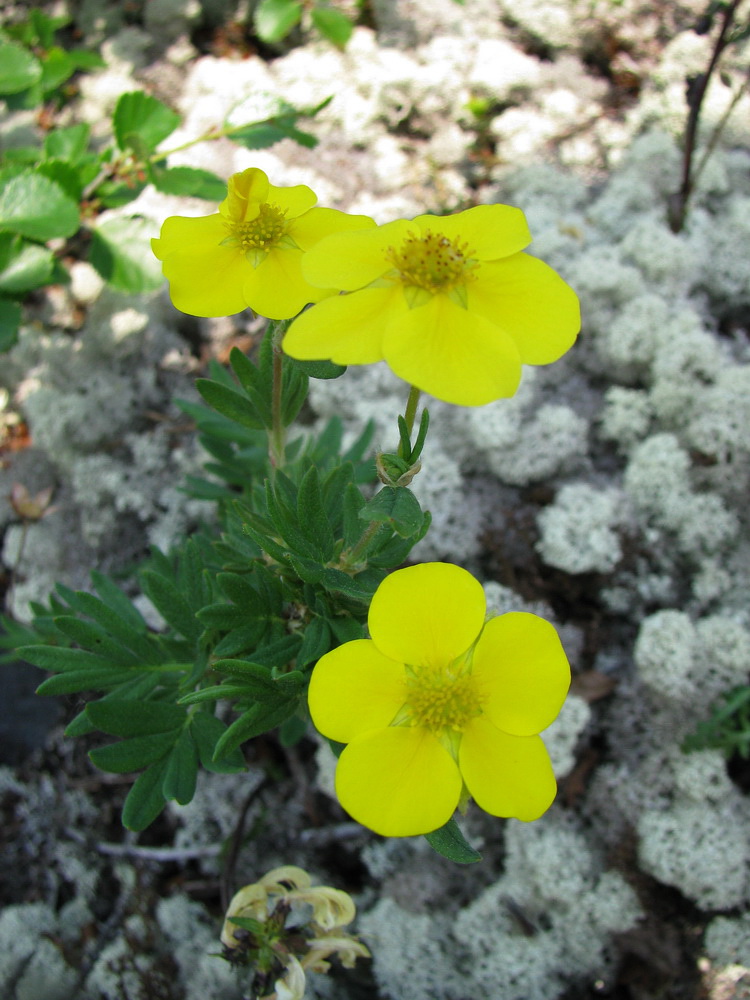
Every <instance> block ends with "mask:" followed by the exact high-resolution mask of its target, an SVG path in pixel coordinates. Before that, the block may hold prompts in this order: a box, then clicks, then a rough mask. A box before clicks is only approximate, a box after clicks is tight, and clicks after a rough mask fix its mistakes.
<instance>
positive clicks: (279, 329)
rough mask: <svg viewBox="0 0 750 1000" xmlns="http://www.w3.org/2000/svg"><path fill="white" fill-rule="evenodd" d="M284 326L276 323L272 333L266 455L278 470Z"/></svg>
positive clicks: (282, 433)
mask: <svg viewBox="0 0 750 1000" xmlns="http://www.w3.org/2000/svg"><path fill="white" fill-rule="evenodd" d="M284 328H285V324H283V323H277V324H276V325H275V326H274V330H273V333H272V334H271V336H272V337H273V385H272V388H271V421H272V423H271V433H270V435H269V438H268V455H269V458H270V460H271V466H272V467H273V468H274V469H280V468H281V467H282V466H283V464H284V446H285V443H286V432H285V429H284V423H283V420H282V419H281V402H282V398H281V396H282V387H283V381H284V352H283V351H282V350H281V338H282V337H283V335H284Z"/></svg>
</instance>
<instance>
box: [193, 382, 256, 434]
mask: <svg viewBox="0 0 750 1000" xmlns="http://www.w3.org/2000/svg"><path fill="white" fill-rule="evenodd" d="M195 387H196V389H197V390H198V392H199V393H200V394H201V396H203V398H204V399H205V401H206V402H207V403H208V404H209V406H213V408H214V409H215V410H217V411H218V412H219V413H221V414H222V415H223V416H225V417H229V419H230V420H234V421H236V422H237V423H238V424H240V425H241V426H242V427H249V428H251V429H252V430H262V428H263V426H264V424H263V421H262V420H261V418H260V416H259V414H258V411H257V409H256V408H255V406H254V405H253V403H252V402H251V400H249V399H248V397H247V396H245V395H243V394H242V393H240V392H237V391H236V390H235V389H229V388H228V387H227V386H225V385H222V384H221V383H220V382H214V381H212V380H211V379H207V378H199V379H196V380H195Z"/></svg>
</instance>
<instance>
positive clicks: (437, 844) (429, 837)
mask: <svg viewBox="0 0 750 1000" xmlns="http://www.w3.org/2000/svg"><path fill="white" fill-rule="evenodd" d="M425 840H426V841H427V843H428V844H429V845H430V847H431V848H432V849H433V851H437V853H438V854H442V855H443V857H444V858H448V860H449V861H455V862H456V864H459V865H471V864H474V862H476V861H481V860H482V855H481V854H480V853H479V851H477V850H476V849H475V848H473V847H472V846H471V844H469V843H468V842H467V840H466V839H465V837H464V835H463V834H462V833H461V829H460V827H459V825H458V823H457V822H456V821H455V819H449V820H448V822H447V823H446V824H445V826H441V827H440V829H439V830H434V831H433V832H432V833H427V834H425Z"/></svg>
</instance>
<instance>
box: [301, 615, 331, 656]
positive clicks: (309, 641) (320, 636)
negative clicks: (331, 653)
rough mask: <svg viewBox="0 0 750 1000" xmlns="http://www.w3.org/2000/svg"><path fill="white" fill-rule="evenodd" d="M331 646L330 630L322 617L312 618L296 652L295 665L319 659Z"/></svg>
mask: <svg viewBox="0 0 750 1000" xmlns="http://www.w3.org/2000/svg"><path fill="white" fill-rule="evenodd" d="M330 648H331V630H330V628H329V626H328V622H327V621H326V620H325V619H324V618H318V617H316V618H313V619H312V621H310V622H309V624H308V625H307V626H306V628H305V631H304V635H303V636H302V645H301V646H300V650H299V653H297V667H298V668H299V667H305V666H307V664H308V663H313V662H314V661H315V660H319V659H320V657H321V656H323V654H324V653H327V652H328V650H329V649H330Z"/></svg>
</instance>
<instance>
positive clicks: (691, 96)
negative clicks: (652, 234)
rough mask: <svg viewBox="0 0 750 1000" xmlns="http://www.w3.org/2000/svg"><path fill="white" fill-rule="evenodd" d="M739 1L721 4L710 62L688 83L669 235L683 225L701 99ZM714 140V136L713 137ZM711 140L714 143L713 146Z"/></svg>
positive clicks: (692, 181)
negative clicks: (679, 172)
mask: <svg viewBox="0 0 750 1000" xmlns="http://www.w3.org/2000/svg"><path fill="white" fill-rule="evenodd" d="M741 2H742V0H729V2H728V3H727V4H726V5H724V9H723V10H722V13H721V27H720V29H719V34H718V35H717V37H716V41H715V43H714V48H713V52H712V53H711V59H710V61H709V63H708V67H707V68H706V71H705V73H701V74H699V76H697V77H696V78H695V79H694V80H691V81H690V82H689V84H688V105H689V108H690V111H689V113H688V120H687V125H686V126H685V148H684V150H683V154H682V181H681V184H680V188H679V190H678V191H676V192H675V193H674V194H673V195H671V196H670V198H669V203H668V216H669V226H670V229H671V230H672V232H673V233H679V232H680V231H681V230H682V227H683V226H684V225H685V214H686V212H687V205H688V200H689V198H690V195H691V194H692V192H693V188H694V187H695V180H696V175H694V174H693V156H694V154H695V143H696V139H697V135H698V122H699V120H700V115H701V108H702V106H703V99H704V98H705V96H706V91H707V89H708V84H709V81H710V80H711V76H712V75H713V73H714V70H715V69H716V67H717V65H718V62H719V59H720V58H721V54H722V53H723V51H724V49H725V48H726V47H727V45H728V44H729V43H730V41H731V40H732V39H731V38H729V37H728V35H729V29H730V28H731V26H732V23H733V22H734V16H735V13H736V12H737V8H738V7H739V5H740V3H741ZM716 138H718V136H717V137H716ZM715 141H716V140H715V139H714V143H715Z"/></svg>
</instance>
